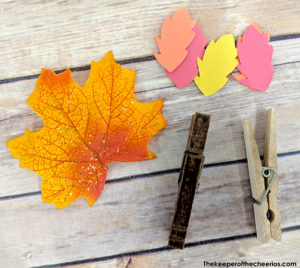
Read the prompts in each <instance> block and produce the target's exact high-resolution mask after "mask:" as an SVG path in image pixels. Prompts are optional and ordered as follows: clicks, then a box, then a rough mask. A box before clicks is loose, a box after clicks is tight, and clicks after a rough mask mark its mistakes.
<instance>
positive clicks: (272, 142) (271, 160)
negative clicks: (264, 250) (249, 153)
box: [264, 108, 281, 241]
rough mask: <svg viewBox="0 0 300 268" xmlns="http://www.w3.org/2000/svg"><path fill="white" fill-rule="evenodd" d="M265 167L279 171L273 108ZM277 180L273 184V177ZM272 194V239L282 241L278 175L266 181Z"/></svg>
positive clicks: (270, 201) (269, 195) (266, 139)
mask: <svg viewBox="0 0 300 268" xmlns="http://www.w3.org/2000/svg"><path fill="white" fill-rule="evenodd" d="M264 166H266V167H270V168H273V169H275V170H277V169H278V165H277V137H276V113H275V109H274V108H271V109H269V110H268V112H267V124H266V134H265V152H264ZM273 176H275V179H274V181H273V183H272V177H273ZM271 183H272V186H271V188H270V192H269V194H268V196H267V198H268V207H269V212H270V215H271V219H270V229H271V237H272V238H273V239H275V240H277V241H281V225H280V204H279V202H277V197H278V194H279V188H278V174H277V173H276V174H273V172H271V175H270V176H269V178H267V181H266V189H267V188H268V187H269V185H271Z"/></svg>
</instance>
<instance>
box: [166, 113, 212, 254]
mask: <svg viewBox="0 0 300 268" xmlns="http://www.w3.org/2000/svg"><path fill="white" fill-rule="evenodd" d="M209 122H210V116H209V115H206V114H200V113H195V114H194V115H193V116H192V121H191V127H190V133H189V138H188V142H187V146H186V151H185V154H184V158H183V162H182V167H181V172H180V174H179V179H178V184H179V190H178V195H177V201H176V211H175V215H174V219H173V224H172V229H171V232H170V237H169V244H168V245H169V246H170V247H173V248H179V249H183V248H184V241H185V236H186V233H187V228H188V225H189V219H190V215H191V211H192V205H193V201H194V196H195V192H196V189H197V186H198V182H199V178H200V175H201V171H202V167H203V163H204V155H203V151H204V147H205V142H206V137H207V132H208V127H209Z"/></svg>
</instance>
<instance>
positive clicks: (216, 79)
mask: <svg viewBox="0 0 300 268" xmlns="http://www.w3.org/2000/svg"><path fill="white" fill-rule="evenodd" d="M236 57H237V49H236V48H235V44H234V38H233V35H232V34H227V35H223V36H222V37H220V38H219V39H218V41H217V42H215V41H211V42H210V44H209V45H208V47H207V48H206V50H205V53H204V56H203V60H201V59H200V58H198V59H197V61H198V69H199V74H200V76H196V77H195V79H194V81H195V83H196V85H197V86H198V88H199V89H200V90H201V91H202V93H203V94H204V95H205V96H210V95H212V94H214V93H216V92H217V91H218V90H220V89H221V88H222V87H223V86H224V85H225V84H226V82H227V81H228V78H227V75H229V74H230V73H232V71H233V70H234V68H235V67H236V66H237V64H238V61H237V59H236Z"/></svg>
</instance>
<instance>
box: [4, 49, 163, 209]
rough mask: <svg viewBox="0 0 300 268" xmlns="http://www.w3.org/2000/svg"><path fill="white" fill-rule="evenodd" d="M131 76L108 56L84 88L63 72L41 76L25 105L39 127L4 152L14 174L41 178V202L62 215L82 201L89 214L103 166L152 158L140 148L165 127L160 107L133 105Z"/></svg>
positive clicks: (159, 103)
mask: <svg viewBox="0 0 300 268" xmlns="http://www.w3.org/2000/svg"><path fill="white" fill-rule="evenodd" d="M135 74H136V71H132V70H129V69H124V68H122V67H121V66H120V65H119V64H117V63H116V62H115V61H114V57H113V54H112V52H111V51H110V52H108V53H107V55H106V56H105V57H104V58H103V59H102V60H101V61H99V62H94V61H93V62H92V64H91V71H90V76H89V78H88V81H87V82H86V84H85V86H83V87H80V86H78V85H77V83H75V81H74V80H73V79H72V77H71V71H70V70H69V69H67V70H66V71H65V72H63V73H61V74H59V75H56V74H55V73H54V72H53V71H51V70H46V69H42V72H41V75H40V77H39V78H38V80H37V83H36V87H35V90H34V91H33V93H32V94H31V95H30V97H29V99H28V100H27V102H28V103H29V105H30V106H31V107H32V108H33V109H34V110H35V112H36V113H37V114H38V115H39V116H40V117H41V118H42V119H43V121H44V127H43V128H42V129H41V130H39V131H37V132H32V131H30V130H28V129H26V130H25V134H24V135H23V136H20V137H17V138H15V139H12V140H9V141H7V146H8V147H9V148H10V150H11V154H12V156H13V157H16V158H19V159H20V167H26V168H28V169H30V170H32V171H35V172H36V173H37V174H39V175H40V176H41V177H42V178H43V182H42V186H41V188H42V198H43V201H45V202H49V203H53V204H55V205H56V206H57V207H58V208H63V207H65V206H67V205H69V204H71V203H72V202H73V201H74V200H76V199H77V198H78V197H80V196H84V197H85V198H86V199H87V200H88V203H89V205H90V206H92V205H93V204H94V202H95V201H96V200H97V198H98V196H99V195H100V193H101V192H102V190H103V188H104V184H105V180H106V175H107V171H108V164H109V163H110V162H113V161H117V162H128V161H141V160H147V159H153V158H155V155H154V154H153V153H151V152H149V150H148V148H147V145H148V142H149V141H150V139H151V137H152V136H153V135H155V134H156V133H157V132H159V131H160V130H161V129H162V128H164V127H165V126H166V121H165V119H164V118H163V116H162V114H161V110H162V106H163V101H164V100H163V99H160V100H157V101H155V102H152V103H139V102H137V101H136V100H135V98H134V82H135Z"/></svg>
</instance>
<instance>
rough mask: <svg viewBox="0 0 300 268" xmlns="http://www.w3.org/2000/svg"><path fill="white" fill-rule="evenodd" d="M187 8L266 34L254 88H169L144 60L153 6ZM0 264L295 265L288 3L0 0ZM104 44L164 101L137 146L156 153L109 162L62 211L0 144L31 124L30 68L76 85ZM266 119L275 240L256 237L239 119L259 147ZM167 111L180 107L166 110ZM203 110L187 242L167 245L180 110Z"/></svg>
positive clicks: (297, 33) (293, 90) (295, 111)
mask: <svg viewBox="0 0 300 268" xmlns="http://www.w3.org/2000/svg"><path fill="white" fill-rule="evenodd" d="M180 7H187V8H188V9H189V11H190V14H191V16H192V17H193V18H194V19H197V21H198V23H199V24H200V26H201V27H202V29H203V32H204V35H205V36H207V37H209V38H210V39H213V38H214V39H215V38H218V37H220V36H221V35H223V34H225V33H233V34H234V35H235V37H237V36H238V34H241V33H242V32H243V30H244V29H245V27H247V26H248V25H249V24H251V23H253V22H256V23H258V24H259V25H260V26H261V27H262V29H263V30H265V31H268V32H270V33H271V34H272V39H271V40H272V45H273V46H274V56H273V64H274V66H275V67H274V78H273V81H272V83H271V85H270V87H269V89H268V90H267V92H265V93H261V92H254V91H251V90H249V89H247V88H245V87H244V86H242V85H240V84H239V83H237V82H236V81H235V80H234V79H232V78H230V80H229V82H228V83H227V85H226V86H225V87H224V89H222V90H221V91H220V92H218V93H217V94H215V95H213V96H211V97H208V98H205V97H204V96H203V95H202V94H201V93H200V92H199V91H198V89H197V88H196V86H195V85H194V84H191V85H189V86H188V87H187V88H185V89H183V90H178V89H177V88H176V87H174V85H173V84H172V82H171V81H170V80H169V79H168V78H167V76H166V75H165V73H164V71H163V69H162V67H161V66H160V65H159V64H158V63H157V62H156V61H155V60H154V59H153V57H152V56H151V55H152V52H153V51H155V50H157V48H156V44H155V41H154V36H155V35H157V34H159V32H160V27H161V23H162V22H163V20H164V18H165V16H167V15H171V14H172V13H173V12H174V11H175V10H176V9H178V8H180ZM0 11H1V16H0V33H1V34H0V161H1V162H0V211H1V220H0V267H35V266H45V267H49V266H51V267H62V266H73V267H88V268H91V267H202V266H203V261H209V262H211V261H221V262H232V261H240V260H245V261H257V260H259V261H290V262H298V265H300V255H299V251H300V243H299V240H300V231H299V230H300V194H299V193H300V179H299V178H300V168H299V166H300V86H299V85H300V2H299V1H293V0H290V1H285V0H279V1H275V2H274V1H261V0H249V1H238V0H236V1H229V0H226V1H217V0H213V1H197V2H194V1H176V2H174V1H170V0H168V1H157V2H156V3H155V2H153V1H145V0H142V1H108V0H107V1H72V2H69V1H51V2H50V1H49V2H45V1H40V0H36V1H26V2H25V1H24V2H21V1H2V2H1V3H0ZM108 50H112V51H113V52H114V54H115V57H116V59H117V60H119V61H121V63H122V65H123V66H124V67H125V68H131V69H135V70H138V73H137V79H136V88H135V92H136V98H137V100H139V101H144V102H148V101H152V100H155V99H158V98H161V97H165V98H166V101H165V105H164V109H163V115H164V116H165V118H166V120H167V121H168V126H167V127H166V128H165V129H164V130H163V131H161V132H160V133H159V134H158V135H157V136H155V137H154V138H153V139H152V140H151V142H150V149H151V150H152V151H153V152H155V154H156V155H157V156H158V158H157V159H155V160H151V161H145V162H139V163H113V164H111V165H110V171H109V174H108V182H107V185H106V186H105V189H104V191H103V193H102V195H101V196H100V198H99V199H98V201H97V202H96V203H95V205H94V206H93V207H91V208H90V207H88V205H87V202H86V201H85V200H84V199H83V198H81V199H78V200H77V201H76V202H75V203H73V204H72V205H70V206H68V207H67V208H65V209H63V210H58V209H57V208H56V207H55V206H53V205H51V204H46V203H42V201H41V197H40V183H41V179H40V178H39V177H38V176H37V175H35V173H33V172H31V171H29V170H26V169H21V168H19V167H18V165H19V161H18V160H17V159H14V158H11V157H10V152H9V150H8V148H7V147H6V145H5V141H6V140H8V139H11V138H13V137H16V136H19V135H22V134H23V133H24V130H25V128H29V129H31V130H38V129H40V128H41V127H42V125H43V122H42V121H41V119H40V118H39V117H38V116H37V115H36V114H35V113H34V112H33V111H32V110H31V109H30V108H29V107H28V105H27V103H26V99H27V98H28V96H29V95H30V93H31V92H32V90H33V89H34V84H35V81H36V78H37V75H38V73H39V72H40V68H41V67H45V68H51V69H54V70H63V69H65V68H67V67H72V68H73V70H74V73H73V77H74V79H75V80H76V81H77V82H78V83H79V84H84V83H85V81H86V79H87V77H88V74H89V64H90V62H91V61H92V60H100V59H101V58H102V57H103V56H104V55H105V53H106V52H107V51H108ZM271 106H274V107H275V108H276V119H277V141H278V154H279V158H278V162H279V178H280V183H279V186H280V195H281V197H280V200H281V216H282V227H283V241H282V243H277V242H274V241H270V242H269V243H267V244H260V243H259V242H258V241H257V239H256V238H255V234H254V233H255V224H254V218H253V211H252V201H251V194H250V185H249V176H248V171H247V162H246V160H245V157H246V154H245V149H244V142H243V133H242V124H241V121H242V119H243V118H248V117H250V118H252V119H253V122H254V123H255V131H256V137H257V140H258V146H259V149H260V152H261V154H263V142H264V129H265V116H266V110H267V109H268V108H270V107H271ZM178 111H180V112H178ZM196 111H198V112H203V113H208V114H210V115H211V116H212V121H211V126H210V130H209V135H208V140H207V146H206V150H205V156H206V162H205V164H206V166H205V167H204V170H203V174H202V177H201V182H200V183H201V186H200V187H199V189H198V191H197V194H196V198H195V205H194V207H193V212H192V217H191V220H190V227H189V230H188V235H187V240H186V242H187V246H186V248H185V249H184V250H183V251H179V250H171V249H169V248H167V247H166V245H167V240H168V235H169V230H170V224H171V222H172V217H173V213H174V206H175V200H176V195H177V178H178V172H179V168H180V164H181V160H182V156H183V151H184V148H185V146H186V139H187V134H188V129H189V124H190V118H191V115H192V114H193V113H194V112H196Z"/></svg>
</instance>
